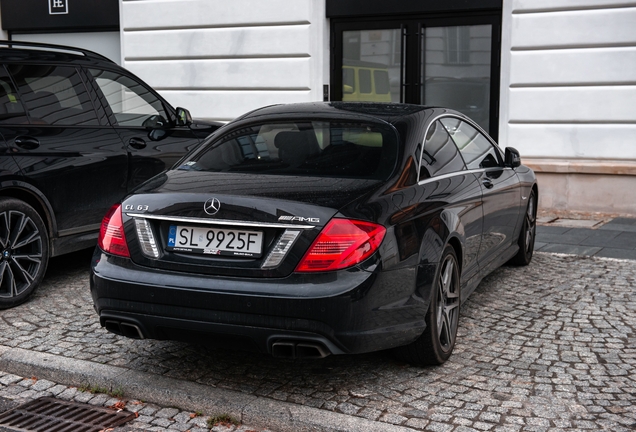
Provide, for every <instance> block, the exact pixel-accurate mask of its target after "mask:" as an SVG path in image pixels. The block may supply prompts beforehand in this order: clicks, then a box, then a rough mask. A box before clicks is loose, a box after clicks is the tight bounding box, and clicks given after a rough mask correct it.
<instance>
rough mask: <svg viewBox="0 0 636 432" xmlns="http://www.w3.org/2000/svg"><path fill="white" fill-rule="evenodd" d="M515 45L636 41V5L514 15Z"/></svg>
mask: <svg viewBox="0 0 636 432" xmlns="http://www.w3.org/2000/svg"><path fill="white" fill-rule="evenodd" d="M512 28H513V31H512V49H513V50H514V49H529V48H535V49H536V48H558V47H586V46H590V47H591V46H603V45H609V46H615V45H627V44H632V45H635V44H636V7H633V8H616V9H605V10H603V9H592V10H584V11H565V12H553V13H532V14H514V15H512Z"/></svg>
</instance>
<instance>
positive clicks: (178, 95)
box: [159, 90, 311, 121]
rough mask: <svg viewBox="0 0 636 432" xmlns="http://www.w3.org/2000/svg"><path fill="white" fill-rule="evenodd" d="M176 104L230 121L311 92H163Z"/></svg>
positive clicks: (300, 98)
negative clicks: (249, 112)
mask: <svg viewBox="0 0 636 432" xmlns="http://www.w3.org/2000/svg"><path fill="white" fill-rule="evenodd" d="M159 93H161V95H162V96H164V97H165V98H166V99H167V100H168V102H170V103H171V104H173V106H181V107H185V108H188V110H190V112H191V113H192V115H193V116H194V117H198V118H205V119H211V120H218V121H229V120H232V119H234V118H236V117H238V116H239V115H241V114H244V113H246V112H248V111H251V110H254V109H256V108H260V107H263V106H266V105H272V104H279V103H297V102H306V101H307V100H309V98H310V96H311V95H310V92H309V91H258V92H256V91H172V90H163V91H159Z"/></svg>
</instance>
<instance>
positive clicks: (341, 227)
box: [296, 219, 386, 272]
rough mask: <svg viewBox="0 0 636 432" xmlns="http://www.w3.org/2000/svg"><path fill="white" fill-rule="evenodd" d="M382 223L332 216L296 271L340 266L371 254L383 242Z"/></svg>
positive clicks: (356, 262)
mask: <svg viewBox="0 0 636 432" xmlns="http://www.w3.org/2000/svg"><path fill="white" fill-rule="evenodd" d="M384 234H386V229H385V228H384V227H383V226H382V225H378V224H375V223H372V222H364V221H358V220H351V219H332V220H331V221H329V223H328V224H327V226H325V228H323V230H322V231H321V232H320V234H319V235H318V238H316V240H314V243H313V244H312V245H311V247H310V248H309V250H308V251H307V253H306V254H305V256H304V257H303V259H302V260H301V261H300V264H298V266H297V267H296V271H297V272H321V271H330V270H340V269H343V268H347V267H351V266H353V265H356V264H359V263H361V262H362V261H364V260H365V259H367V258H369V257H370V256H371V255H372V254H373V253H374V252H375V251H376V250H377V249H378V247H380V243H382V239H384Z"/></svg>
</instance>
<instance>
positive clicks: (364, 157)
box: [179, 121, 398, 180]
mask: <svg viewBox="0 0 636 432" xmlns="http://www.w3.org/2000/svg"><path fill="white" fill-rule="evenodd" d="M397 155H398V137H397V133H396V132H395V130H394V129H393V128H392V127H391V126H388V125H377V124H364V123H338V122H332V121H307V122H284V123H267V124H261V125H256V126H250V127H245V128H242V129H239V130H233V131H231V132H229V133H227V134H225V135H224V136H221V137H219V138H218V139H217V140H215V141H213V142H212V143H210V144H209V146H208V148H207V149H206V150H204V151H203V152H202V153H199V154H198V155H196V156H195V157H194V158H193V159H190V160H189V161H188V162H186V163H185V164H183V165H182V166H181V167H180V168H179V169H182V170H195V171H212V172H239V173H259V174H276V175H294V176H317V177H324V176H328V177H346V178H363V179H377V180H386V179H387V178H388V177H389V176H390V175H391V173H392V171H393V168H394V167H395V163H396V160H397Z"/></svg>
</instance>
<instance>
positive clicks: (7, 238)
mask: <svg viewBox="0 0 636 432" xmlns="http://www.w3.org/2000/svg"><path fill="white" fill-rule="evenodd" d="M42 247H43V245H42V233H40V231H39V230H38V228H37V225H36V224H35V222H34V221H33V219H31V218H30V217H29V216H28V215H26V214H25V213H23V212H21V211H16V210H8V211H4V212H2V213H0V297H2V298H11V297H17V296H18V295H20V294H22V293H23V292H24V291H26V290H27V289H28V288H29V287H31V285H32V284H33V282H34V280H35V279H36V277H37V276H38V271H39V270H40V267H41V266H42Z"/></svg>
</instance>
